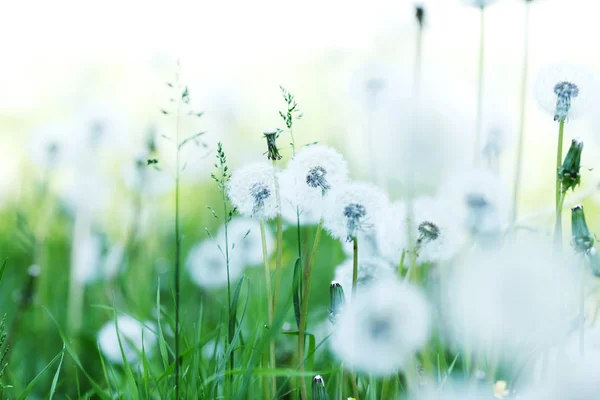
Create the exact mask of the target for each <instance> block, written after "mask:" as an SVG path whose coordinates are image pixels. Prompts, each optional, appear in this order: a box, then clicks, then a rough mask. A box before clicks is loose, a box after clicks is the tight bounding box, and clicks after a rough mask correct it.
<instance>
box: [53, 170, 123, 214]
mask: <svg viewBox="0 0 600 400" xmlns="http://www.w3.org/2000/svg"><path fill="white" fill-rule="evenodd" d="M63 178H64V179H63V180H61V181H60V182H59V185H58V186H59V187H58V191H59V193H58V196H59V197H60V198H61V199H62V200H63V201H64V202H65V205H66V206H67V207H68V208H69V209H70V211H71V212H76V211H78V210H79V211H82V212H83V211H85V212H89V213H99V212H103V211H105V210H106V209H107V208H108V207H109V206H110V204H111V201H112V198H113V194H114V187H113V186H112V181H111V180H110V179H109V177H108V176H106V175H104V174H103V173H102V172H101V171H99V170H97V169H87V168H83V169H80V170H76V169H73V170H70V171H69V173H68V174H65V176H64V177H63Z"/></svg>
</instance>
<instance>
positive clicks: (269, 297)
mask: <svg viewBox="0 0 600 400" xmlns="http://www.w3.org/2000/svg"><path fill="white" fill-rule="evenodd" d="M260 239H261V242H262V252H263V263H264V266H265V286H266V292H267V318H268V324H269V329H273V294H272V293H271V269H270V268H269V256H268V254H269V253H268V252H267V236H266V232H265V222H264V221H263V220H260ZM269 359H270V367H271V368H272V369H275V340H274V339H271V341H270V343H269ZM271 389H272V394H273V396H275V394H276V393H277V380H276V376H275V375H273V377H272V382H271ZM272 398H273V397H272Z"/></svg>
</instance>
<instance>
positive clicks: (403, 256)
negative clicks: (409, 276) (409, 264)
mask: <svg viewBox="0 0 600 400" xmlns="http://www.w3.org/2000/svg"><path fill="white" fill-rule="evenodd" d="M405 258H406V249H402V254H401V255H400V263H399V264H398V277H402V271H403V270H404V259H405Z"/></svg>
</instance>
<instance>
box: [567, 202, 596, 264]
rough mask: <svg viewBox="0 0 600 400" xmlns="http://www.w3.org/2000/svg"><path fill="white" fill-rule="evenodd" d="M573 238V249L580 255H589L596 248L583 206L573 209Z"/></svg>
mask: <svg viewBox="0 0 600 400" xmlns="http://www.w3.org/2000/svg"><path fill="white" fill-rule="evenodd" d="M571 236H572V240H573V247H574V248H575V251H577V252H578V253H587V252H588V251H590V249H592V248H593V247H594V237H593V236H592V235H591V234H590V231H589V229H588V226H587V223H586V222H585V214H584V212H583V206H582V205H577V206H575V207H573V208H572V209H571Z"/></svg>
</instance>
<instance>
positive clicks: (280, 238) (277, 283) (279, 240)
mask: <svg viewBox="0 0 600 400" xmlns="http://www.w3.org/2000/svg"><path fill="white" fill-rule="evenodd" d="M273 175H274V179H275V198H276V199H277V207H278V209H279V214H278V215H277V254H276V256H275V257H276V258H275V288H274V290H273V313H275V312H276V311H277V299H278V297H279V286H280V283H281V268H282V264H283V222H282V217H281V192H280V190H279V180H278V178H277V161H275V160H273Z"/></svg>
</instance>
